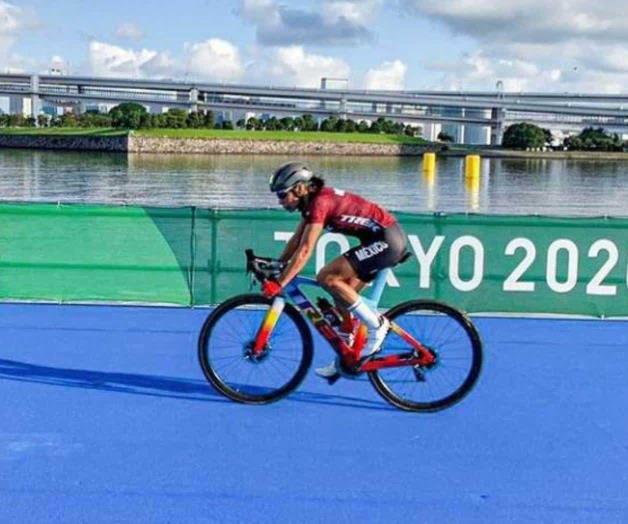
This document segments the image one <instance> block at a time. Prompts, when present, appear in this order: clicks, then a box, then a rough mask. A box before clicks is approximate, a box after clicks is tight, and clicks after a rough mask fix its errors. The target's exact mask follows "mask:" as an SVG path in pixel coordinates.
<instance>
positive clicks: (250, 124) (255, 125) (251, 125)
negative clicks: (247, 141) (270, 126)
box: [246, 116, 263, 130]
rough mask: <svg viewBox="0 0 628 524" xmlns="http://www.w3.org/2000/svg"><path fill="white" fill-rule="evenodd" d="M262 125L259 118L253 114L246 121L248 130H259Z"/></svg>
mask: <svg viewBox="0 0 628 524" xmlns="http://www.w3.org/2000/svg"><path fill="white" fill-rule="evenodd" d="M262 127H263V126H262V121H261V120H260V119H259V118H255V117H254V116H252V117H251V118H249V119H248V120H247V121H246V128H247V129H249V130H250V129H252V130H259V129H262Z"/></svg>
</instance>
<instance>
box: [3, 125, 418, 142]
mask: <svg viewBox="0 0 628 524" xmlns="http://www.w3.org/2000/svg"><path fill="white" fill-rule="evenodd" d="M128 132H129V131H128V130H126V129H116V128H109V127H93V128H85V127H45V128H35V127H2V128H0V134H5V135H29V136H37V135H42V136H124V135H126V134H127V133H128ZM132 133H133V134H134V135H135V136H145V137H155V138H158V137H164V138H200V139H205V140H210V139H216V138H220V139H225V140H273V141H275V140H290V141H295V142H354V143H355V142H360V143H366V144H418V145H421V144H428V142H427V141H425V140H423V139H422V138H415V137H410V136H405V135H374V134H370V133H326V132H318V131H303V132H292V131H245V130H233V131H230V130H225V129H137V130H135V131H132Z"/></svg>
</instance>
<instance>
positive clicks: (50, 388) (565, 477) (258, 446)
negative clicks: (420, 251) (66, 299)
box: [0, 305, 628, 524]
mask: <svg viewBox="0 0 628 524" xmlns="http://www.w3.org/2000/svg"><path fill="white" fill-rule="evenodd" d="M206 315H207V310H186V309H167V308H130V307H97V306H84V307H79V306H42V305H2V306H0V327H1V328H2V329H1V333H2V346H1V348H2V349H1V350H0V398H1V399H2V401H0V416H1V417H0V419H1V420H2V426H1V429H0V502H1V503H0V522H19V523H25V522H59V523H74V522H76V523H79V522H81V523H82V522H89V523H97V522H116V523H126V522H129V523H138V522H151V523H165V522H172V523H183V522H190V523H192V522H269V523H270V522H273V523H275V522H338V521H347V520H349V519H351V520H353V521H358V520H359V521H364V522H387V523H388V522H421V523H430V522H438V523H443V522H447V523H449V522H451V523H470V522H477V523H486V522H495V523H506V522H522V523H524V522H525V523H528V522H552V523H555V522H564V523H568V524H573V523H579V522H582V523H595V522H601V523H602V522H603V523H624V522H628V495H627V494H628V468H626V464H627V463H628V415H627V411H628V409H627V406H628V403H627V401H628V322H625V321H611V322H607V321H599V320H591V321H576V320H564V321H556V320H553V321H551V320H513V319H478V320H477V325H478V328H479V330H480V332H481V334H482V337H483V339H484V343H485V353H486V360H485V366H484V372H483V375H482V377H481V379H480V382H479V385H478V386H477V387H476V389H475V390H474V391H473V392H472V393H471V395H470V396H469V397H468V398H467V399H466V400H465V401H463V402H462V403H461V404H459V405H457V406H455V407H454V408H452V409H449V410H446V411H443V412H440V413H436V414H431V415H418V414H409V413H404V412H400V411H397V410H395V409H393V408H391V407H389V406H388V405H387V404H385V403H384V401H383V400H380V398H379V397H378V396H377V395H376V394H375V392H374V391H373V390H372V389H371V387H370V385H369V383H368V382H367V381H364V380H361V381H348V380H343V381H340V382H339V383H337V384H336V385H335V386H333V387H329V386H327V385H326V384H325V383H323V382H322V381H320V380H319V379H317V378H316V377H315V376H314V374H313V373H310V375H309V376H308V378H307V379H306V381H305V383H304V384H303V385H302V386H301V388H300V390H299V391H298V392H297V393H294V394H293V395H292V396H290V397H289V398H287V399H286V400H283V401H280V402H278V403H276V404H272V405H269V406H263V407H251V406H243V405H238V404H234V403H232V402H229V401H227V400H225V399H223V398H222V397H221V396H219V395H218V394H216V393H215V392H214V391H213V390H212V389H211V388H210V386H209V385H208V384H207V383H206V382H205V380H204V378H203V376H202V373H201V371H200V369H199V367H198V365H197V362H196V337H197V333H198V331H199V328H200V326H201V324H202V322H203V320H204V317H205V316H206ZM317 346H318V347H317V354H316V356H315V361H314V364H315V365H318V364H321V363H327V361H329V359H330V356H331V352H330V350H328V349H327V348H324V347H321V345H320V342H319V343H318V344H317Z"/></svg>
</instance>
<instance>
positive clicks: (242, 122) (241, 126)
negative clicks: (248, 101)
mask: <svg viewBox="0 0 628 524" xmlns="http://www.w3.org/2000/svg"><path fill="white" fill-rule="evenodd" d="M236 127H237V128H238V129H244V128H245V127H246V121H245V120H244V118H241V119H240V120H238V121H237V122H236Z"/></svg>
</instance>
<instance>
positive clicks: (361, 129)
mask: <svg viewBox="0 0 628 524" xmlns="http://www.w3.org/2000/svg"><path fill="white" fill-rule="evenodd" d="M368 131H369V123H368V122H367V121H366V120H360V121H359V122H358V133H368Z"/></svg>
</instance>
